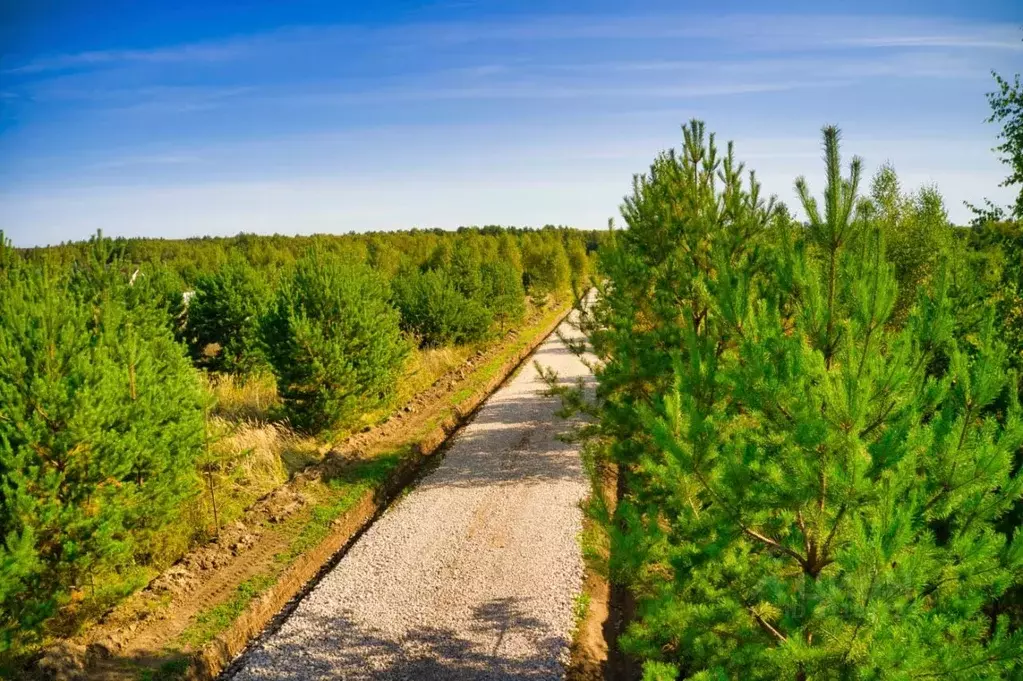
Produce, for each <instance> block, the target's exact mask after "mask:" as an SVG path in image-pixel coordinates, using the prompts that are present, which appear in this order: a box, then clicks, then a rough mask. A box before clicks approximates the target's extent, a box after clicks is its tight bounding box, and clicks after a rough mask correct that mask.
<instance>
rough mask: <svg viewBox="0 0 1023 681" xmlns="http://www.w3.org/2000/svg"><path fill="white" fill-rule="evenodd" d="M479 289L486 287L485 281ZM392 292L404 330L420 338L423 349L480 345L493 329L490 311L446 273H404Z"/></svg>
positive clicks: (432, 271)
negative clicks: (466, 344) (439, 346)
mask: <svg viewBox="0 0 1023 681" xmlns="http://www.w3.org/2000/svg"><path fill="white" fill-rule="evenodd" d="M477 277H479V273H478V272H477ZM479 285H480V286H481V287H482V280H481V281H480V284H479ZM391 289H392V295H393V300H394V304H395V306H396V307H397V308H398V310H399V311H400V312H401V326H402V328H403V329H405V330H406V331H408V332H410V333H412V334H414V335H415V336H416V337H418V338H419V341H420V343H421V344H422V345H423V346H427V347H429V346H438V345H446V344H451V343H468V342H472V341H478V340H481V339H482V338H483V337H484V336H486V334H487V332H488V330H489V329H490V324H491V316H490V313H489V311H488V310H487V308H486V307H484V305H483V304H482V303H480V302H478V301H477V300H474V299H470V298H467V297H466V296H465V295H464V294H462V293H461V292H460V291H459V290H458V288H457V287H456V285H455V281H454V280H453V279H452V278H451V276H449V275H448V274H447V272H445V271H444V270H427V271H426V272H420V271H418V270H411V271H407V272H404V273H402V274H400V275H398V276H397V277H396V278H395V279H394V281H393V282H392V283H391Z"/></svg>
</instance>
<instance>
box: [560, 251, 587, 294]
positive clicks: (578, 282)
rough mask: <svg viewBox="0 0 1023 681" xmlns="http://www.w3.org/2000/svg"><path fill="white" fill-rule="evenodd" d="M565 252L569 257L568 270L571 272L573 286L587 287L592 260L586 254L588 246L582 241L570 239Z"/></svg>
mask: <svg viewBox="0 0 1023 681" xmlns="http://www.w3.org/2000/svg"><path fill="white" fill-rule="evenodd" d="M565 251H566V254H567V256H568V268H569V272H571V280H572V283H573V285H575V286H577V287H581V286H586V285H587V279H588V277H589V276H590V258H589V255H588V254H587V253H586V244H584V243H583V242H582V240H580V239H569V241H568V247H567V248H566V249H565Z"/></svg>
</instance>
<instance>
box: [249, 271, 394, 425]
mask: <svg viewBox="0 0 1023 681" xmlns="http://www.w3.org/2000/svg"><path fill="white" fill-rule="evenodd" d="M388 298H389V291H388V287H387V283H386V282H385V281H384V280H383V279H382V278H381V277H379V276H377V275H376V274H375V273H374V272H373V271H372V270H370V269H369V268H368V267H367V266H366V265H363V264H361V263H351V262H344V261H342V260H340V259H337V258H331V257H327V256H323V255H322V254H319V253H316V252H313V253H312V254H310V255H308V256H307V257H305V258H303V259H302V260H300V261H299V262H298V263H297V264H296V265H295V268H294V270H293V272H292V273H291V275H290V277H286V278H285V280H284V281H283V282H282V285H281V287H280V290H279V292H278V294H277V298H276V301H275V303H274V304H273V305H272V307H271V309H270V311H269V312H268V313H267V315H266V316H265V317H264V320H263V326H262V329H263V337H264V339H265V342H266V345H267V354H268V356H269V360H270V364H271V366H272V367H273V370H274V374H275V375H276V377H277V386H278V390H279V392H280V394H281V398H282V400H283V402H284V408H285V412H286V414H287V416H288V418H289V419H290V420H291V422H292V423H293V424H294V425H295V426H296V427H298V428H302V429H304V430H306V431H309V432H315V431H320V430H325V429H337V428H344V427H346V426H350V425H351V424H353V423H354V422H355V421H356V420H358V418H359V417H360V416H362V415H363V414H364V413H365V412H366V411H367V410H369V409H373V408H375V407H377V406H379V405H381V404H384V403H386V402H387V401H388V400H389V399H390V398H391V396H392V395H393V392H394V388H395V384H396V382H397V379H398V376H399V374H400V372H401V367H402V363H403V361H404V359H405V357H406V355H407V353H408V350H409V347H408V342H407V341H406V339H405V338H404V336H403V335H402V333H401V329H400V328H399V326H398V322H399V316H398V312H397V310H395V309H394V308H393V307H392V306H391V304H390V303H389V301H388Z"/></svg>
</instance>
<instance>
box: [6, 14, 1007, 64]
mask: <svg viewBox="0 0 1023 681" xmlns="http://www.w3.org/2000/svg"><path fill="white" fill-rule="evenodd" d="M1018 28H1019V27H1018V26H1016V25H1015V24H1010V23H990V22H988V23H981V22H963V21H952V20H943V19H920V18H913V17H887V16H884V17H881V16H863V15H850V16H844V17H836V16H824V15H820V16H817V15H787V16H786V15H733V16H709V15H708V16H694V15H683V14H659V15H645V16H593V15H585V16H569V15H560V16H547V17H540V18H525V19H520V20H516V21H505V22H501V23H487V22H478V23H470V22H446V23H412V24H404V25H395V26H388V27H369V26H360V25H347V24H338V25H323V26H291V27H283V28H279V29H275V30H273V31H267V32H264V33H257V34H252V35H247V36H231V37H228V38H224V39H220V40H212V41H205V42H197V43H187V44H181V45H165V46H156V47H152V48H138V49H114V50H93V51H84V52H77V53H70V54H54V55H41V56H36V57H31V58H28V59H27V60H25V61H23V62H22V63H20V64H17V65H15V66H12V67H8V68H7V69H5V70H3V71H0V72H2V73H5V74H9V75H19V74H20V75H31V74H40V73H46V72H53V71H66V70H78V69H88V68H97V67H106V66H113V65H118V64H128V63H152V64H166V63H210V62H220V61H228V60H239V59H243V58H245V57H247V56H252V55H259V54H266V53H268V52H270V53H272V52H274V51H276V50H287V49H301V48H303V47H308V48H310V49H313V48H316V47H324V46H335V47H337V46H346V45H355V44H368V45H375V46H379V47H383V46H388V45H400V46H406V47H409V46H416V45H419V46H422V45H459V44H470V43H493V42H495V41H496V42H545V41H547V42H549V41H599V40H626V41H628V40H664V39H695V40H708V41H717V42H721V43H725V44H732V45H736V46H742V47H745V48H748V49H757V50H768V51H771V50H783V51H792V50H803V49H823V50H830V49H839V48H846V47H860V48H883V47H902V48H934V47H943V48H952V49H960V48H961V49H991V50H1011V51H1018V50H1023V42H1021V41H1020V39H1019V30H1018Z"/></svg>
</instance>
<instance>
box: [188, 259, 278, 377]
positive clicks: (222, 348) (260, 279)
mask: <svg viewBox="0 0 1023 681" xmlns="http://www.w3.org/2000/svg"><path fill="white" fill-rule="evenodd" d="M271 296H272V292H271V289H270V285H269V284H268V283H267V281H266V278H265V276H264V275H261V274H260V273H259V272H257V271H256V270H255V269H254V268H253V267H252V266H250V265H249V264H248V263H247V262H245V261H244V260H239V259H233V260H231V261H229V262H228V264H227V265H226V266H224V267H222V268H220V269H218V270H217V271H216V272H212V273H210V274H205V275H202V276H200V277H199V279H198V280H197V281H196V283H195V294H194V295H193V296H192V298H191V300H189V302H188V312H187V328H186V333H187V337H188V345H189V348H190V349H191V352H192V357H193V358H194V359H195V360H196V362H197V363H198V364H199V365H200V366H204V367H206V368H208V369H212V370H214V371H228V372H232V373H247V372H249V371H251V370H253V369H255V368H257V367H259V366H260V365H262V364H263V363H264V362H265V359H264V357H263V350H262V342H261V338H260V319H261V318H262V316H263V315H264V314H265V313H266V311H267V309H268V308H269V305H270V300H271ZM211 346H214V347H216V348H217V350H216V351H215V352H210V347H211Z"/></svg>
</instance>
